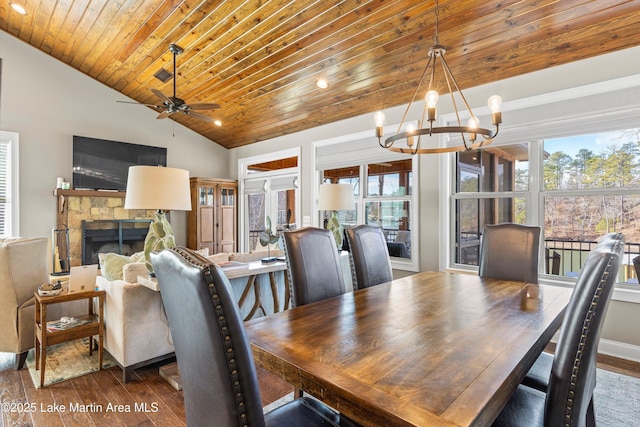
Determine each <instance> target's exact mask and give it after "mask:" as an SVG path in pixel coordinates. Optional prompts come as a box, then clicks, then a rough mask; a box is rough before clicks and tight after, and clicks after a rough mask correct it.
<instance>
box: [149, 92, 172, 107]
mask: <svg viewBox="0 0 640 427" xmlns="http://www.w3.org/2000/svg"><path fill="white" fill-rule="evenodd" d="M151 92H153V94H154V95H155V96H157V97H158V98H160V99H161V100H162V102H164V103H165V104H167V105H173V101H172V100H171V98H169V97H168V96H166V95H165V94H164V93H162V92H160V91H159V90H158V89H151Z"/></svg>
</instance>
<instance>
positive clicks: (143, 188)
mask: <svg viewBox="0 0 640 427" xmlns="http://www.w3.org/2000/svg"><path fill="white" fill-rule="evenodd" d="M124 208H125V209H155V210H157V212H156V214H155V216H154V218H153V221H152V222H151V224H149V232H148V233H147V237H146V238H145V239H144V259H145V264H146V265H147V269H148V270H149V275H150V276H152V277H153V276H154V274H153V266H152V265H151V259H150V258H149V255H150V254H151V252H155V251H160V250H162V249H165V248H172V247H174V246H175V245H176V242H175V238H174V236H173V228H172V227H171V224H170V223H169V221H167V217H166V216H165V212H166V211H174V210H177V211H190V210H191V195H190V192H189V171H186V170H183V169H176V168H166V167H162V166H131V167H129V176H128V178H127V194H126V196H125V199H124Z"/></svg>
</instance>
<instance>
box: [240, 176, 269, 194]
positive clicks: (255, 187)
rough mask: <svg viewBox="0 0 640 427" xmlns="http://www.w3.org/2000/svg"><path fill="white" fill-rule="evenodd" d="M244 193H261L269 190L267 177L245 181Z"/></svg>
mask: <svg viewBox="0 0 640 427" xmlns="http://www.w3.org/2000/svg"><path fill="white" fill-rule="evenodd" d="M243 191H244V194H260V193H266V192H267V180H266V179H254V180H248V179H246V180H245V181H244V190H243Z"/></svg>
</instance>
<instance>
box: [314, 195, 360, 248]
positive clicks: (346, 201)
mask: <svg viewBox="0 0 640 427" xmlns="http://www.w3.org/2000/svg"><path fill="white" fill-rule="evenodd" d="M354 203H355V201H354V199H353V187H352V186H351V184H321V185H320V191H319V193H318V209H320V210H323V211H331V217H330V218H329V221H328V223H327V225H326V228H327V229H329V230H331V232H332V233H333V237H334V238H335V239H336V244H337V245H338V248H339V249H340V248H342V226H341V225H340V221H338V214H337V212H336V211H346V210H353V209H354Z"/></svg>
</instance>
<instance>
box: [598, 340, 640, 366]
mask: <svg viewBox="0 0 640 427" xmlns="http://www.w3.org/2000/svg"><path fill="white" fill-rule="evenodd" d="M598 353H601V354H606V355H608V356H613V357H618V358H620V359H626V360H632V361H634V362H640V346H637V345H632V344H627V343H623V342H619V341H611V340H605V339H601V340H600V345H599V346H598Z"/></svg>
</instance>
